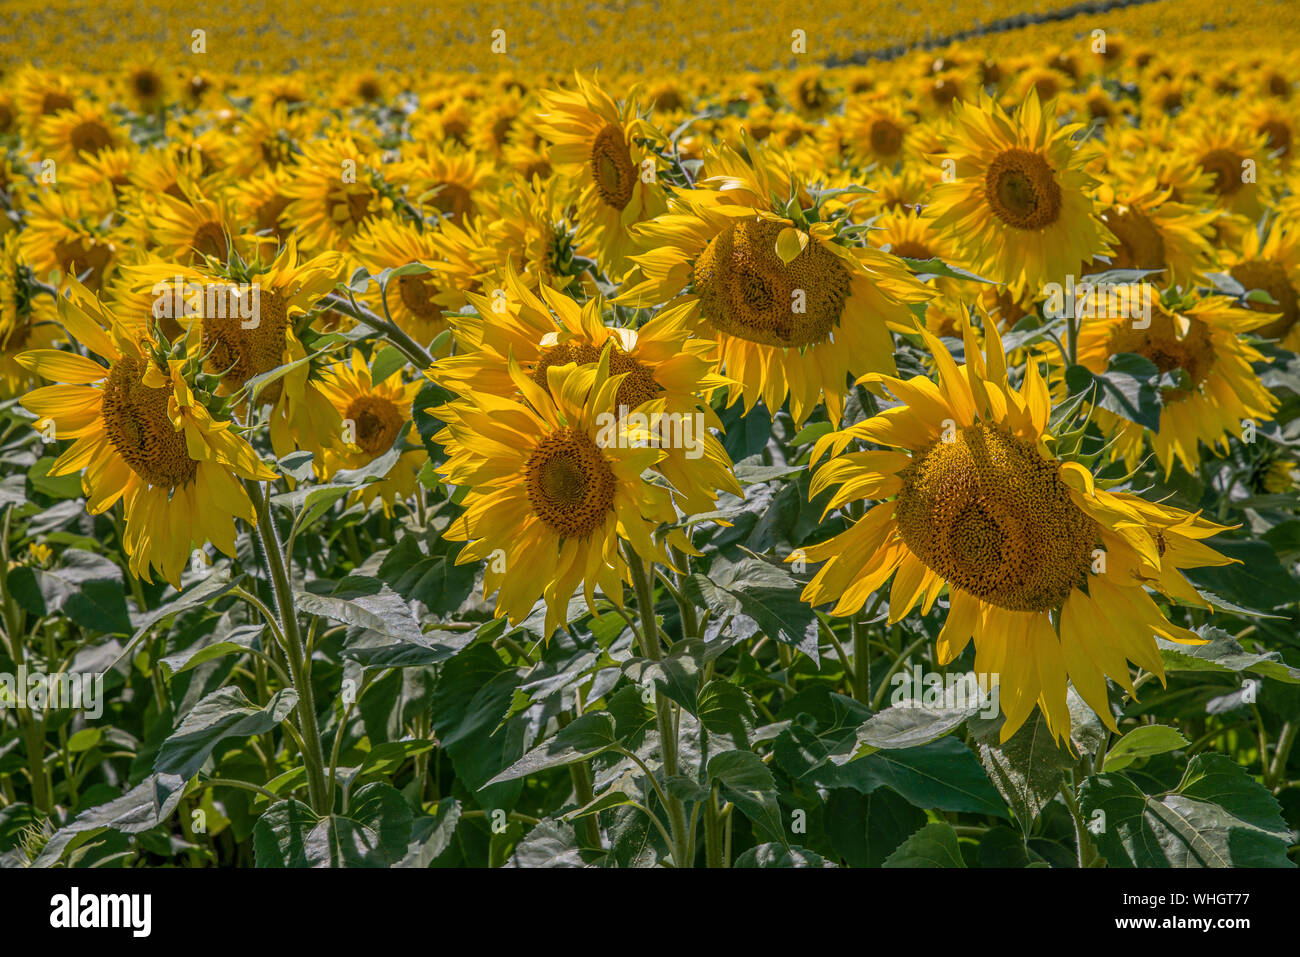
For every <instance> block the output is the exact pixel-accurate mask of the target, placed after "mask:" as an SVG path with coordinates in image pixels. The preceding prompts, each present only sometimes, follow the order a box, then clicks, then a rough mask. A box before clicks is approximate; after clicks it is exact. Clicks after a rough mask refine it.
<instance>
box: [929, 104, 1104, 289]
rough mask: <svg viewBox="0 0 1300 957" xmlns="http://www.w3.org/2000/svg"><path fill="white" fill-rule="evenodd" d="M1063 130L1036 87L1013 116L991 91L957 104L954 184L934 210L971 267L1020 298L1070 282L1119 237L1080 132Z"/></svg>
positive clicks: (939, 193) (951, 154) (940, 188)
mask: <svg viewBox="0 0 1300 957" xmlns="http://www.w3.org/2000/svg"><path fill="white" fill-rule="evenodd" d="M1079 128H1080V127H1079V124H1072V125H1068V126H1061V127H1056V126H1055V124H1054V123H1053V122H1052V118H1051V116H1050V115H1046V114H1045V113H1044V111H1043V108H1042V106H1041V105H1040V104H1039V101H1038V96H1037V95H1036V94H1035V93H1033V92H1032V91H1031V92H1030V93H1029V95H1028V96H1027V97H1026V98H1025V100H1024V101H1023V103H1022V104H1021V106H1020V109H1019V110H1018V111H1017V113H1016V116H1015V117H1014V119H1013V118H1012V117H1011V116H1009V115H1008V114H1007V113H1006V112H1005V111H1004V110H1003V109H1002V108H1001V107H1000V106H998V105H997V104H995V103H994V102H993V101H992V100H991V99H990V98H989V97H988V96H987V95H986V94H983V93H981V94H980V97H979V101H978V103H963V104H960V105H958V106H957V107H956V110H955V116H954V123H953V126H952V132H951V135H950V137H949V138H948V139H949V149H948V152H947V153H946V154H943V155H942V156H940V157H939V159H940V161H941V163H944V162H947V161H949V160H950V161H952V163H953V165H952V166H951V167H949V168H950V169H951V170H952V173H953V174H954V178H953V179H952V181H951V182H942V183H940V184H939V185H937V186H936V187H935V188H934V192H933V197H934V198H933V203H932V204H931V206H930V208H929V210H928V212H929V213H930V215H932V216H934V217H935V220H936V223H935V225H936V226H937V227H938V228H939V229H941V230H945V231H948V232H950V233H951V234H952V236H953V238H954V240H955V241H956V243H957V244H958V248H959V249H961V250H962V251H963V254H964V258H965V260H966V262H965V263H963V265H967V266H969V267H970V268H971V269H972V270H973V271H974V272H976V273H978V274H979V275H981V276H987V277H988V278H990V279H995V280H997V281H999V282H1003V283H1005V284H1007V285H1008V286H1010V287H1011V288H1012V291H1013V292H1015V293H1017V294H1019V293H1021V292H1024V291H1026V290H1027V289H1028V290H1036V289H1039V288H1041V287H1042V285H1043V283H1045V282H1049V281H1053V280H1055V281H1063V280H1064V278H1065V276H1066V275H1067V274H1070V273H1073V272H1075V271H1076V270H1077V269H1078V268H1079V264H1080V263H1082V262H1087V261H1089V260H1090V259H1092V258H1093V257H1094V256H1096V255H1099V254H1104V253H1106V251H1107V247H1108V245H1109V244H1110V243H1111V242H1113V241H1114V237H1113V236H1112V235H1111V234H1110V232H1109V231H1108V230H1107V229H1106V227H1105V226H1104V225H1103V224H1102V222H1101V219H1100V217H1099V213H1100V212H1101V211H1100V209H1098V208H1097V204H1096V202H1095V201H1094V200H1093V198H1092V190H1093V189H1094V188H1095V186H1096V185H1097V184H1096V181H1095V180H1094V179H1093V178H1092V177H1090V176H1089V175H1088V174H1087V173H1085V172H1083V170H1082V168H1081V160H1082V157H1081V155H1080V154H1079V153H1078V152H1077V151H1076V150H1075V148H1074V144H1073V143H1072V141H1071V135H1072V134H1074V133H1075V132H1076V131H1077V130H1078V129H1079Z"/></svg>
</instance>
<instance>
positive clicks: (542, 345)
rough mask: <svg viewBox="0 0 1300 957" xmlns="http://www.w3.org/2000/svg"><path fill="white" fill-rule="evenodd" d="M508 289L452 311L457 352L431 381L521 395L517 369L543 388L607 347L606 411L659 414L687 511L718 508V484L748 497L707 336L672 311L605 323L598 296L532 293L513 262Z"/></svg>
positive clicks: (668, 463) (668, 473) (665, 467)
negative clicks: (720, 408) (578, 298)
mask: <svg viewBox="0 0 1300 957" xmlns="http://www.w3.org/2000/svg"><path fill="white" fill-rule="evenodd" d="M503 291H504V292H505V293H506V295H505V296H497V295H494V296H492V297H491V298H489V297H487V296H482V295H475V294H471V295H470V296H469V301H470V302H471V303H472V304H473V305H474V307H475V308H476V309H477V310H478V312H479V315H477V316H473V317H470V316H456V317H453V318H452V320H451V323H452V328H453V330H454V334H455V338H456V344H457V349H456V355H455V356H454V357H452V358H450V359H442V360H440V361H439V362H438V363H437V364H436V365H435V366H434V368H433V369H432V370H430V373H429V375H430V378H432V379H433V380H434V381H435V382H438V383H439V384H440V385H443V386H445V387H446V388H448V389H450V390H451V391H453V392H456V393H458V394H461V395H465V396H474V395H477V394H483V393H487V394H491V395H498V396H514V395H516V394H518V389H517V387H516V386H515V384H514V379H513V374H514V370H515V369H518V370H520V371H522V372H523V373H524V374H526V375H528V376H529V377H530V378H531V379H532V381H533V382H535V383H537V384H538V385H545V384H546V382H547V377H548V375H549V370H550V369H551V368H553V367H555V366H562V365H566V364H568V363H570V362H575V363H578V364H579V365H588V364H593V363H596V362H598V361H600V360H601V357H602V355H603V354H604V352H605V350H606V348H608V349H609V350H610V353H609V356H608V364H609V371H610V374H611V375H614V376H621V377H622V381H621V385H620V386H619V388H618V390H617V391H616V392H615V393H614V396H613V401H612V404H611V405H610V406H609V408H608V409H604V410H601V411H605V412H607V413H610V414H611V415H613V416H616V417H618V418H619V419H621V418H623V417H624V416H625V415H626V414H627V413H630V412H640V413H641V414H643V415H645V416H647V417H649V416H654V415H658V416H660V419H659V423H660V426H659V428H657V429H655V434H656V435H658V436H659V437H660V441H659V444H660V446H661V447H662V448H663V449H664V450H665V454H664V456H663V458H661V459H660V460H659V461H658V462H657V463H656V464H655V468H656V469H657V470H658V471H659V472H661V473H662V474H663V475H664V477H665V478H667V479H668V482H669V484H670V485H671V486H672V488H673V490H674V492H675V493H676V494H677V497H678V501H679V504H680V506H681V508H682V510H683V511H684V512H686V513H688V514H690V513H694V512H703V511H707V510H709V509H711V508H712V507H713V505H714V502H715V501H716V499H717V491H716V490H717V489H722V490H725V491H728V492H731V493H732V494H734V495H737V496H738V495H740V494H741V491H740V486H739V485H737V484H736V480H735V478H734V476H733V475H732V474H731V462H730V460H729V459H728V457H727V453H726V452H725V451H724V450H723V448H722V445H721V443H720V442H719V441H718V439H717V438H716V437H715V436H714V435H713V434H712V433H711V432H710V431H709V430H710V429H716V430H721V428H722V423H721V422H719V421H718V417H717V413H715V412H714V411H713V409H712V408H711V407H710V406H709V405H708V403H707V400H708V398H709V396H710V395H712V393H713V392H714V391H715V390H717V389H719V388H724V387H726V386H727V385H728V384H729V383H728V381H727V380H726V379H725V378H723V377H722V376H719V375H717V374H716V373H715V372H714V371H713V363H712V362H711V361H710V358H711V354H712V351H713V350H712V346H711V345H710V343H709V342H707V341H705V340H701V339H691V338H689V337H688V333H687V332H686V331H685V330H683V329H681V328H680V327H679V326H677V325H676V324H674V323H673V322H672V321H671V320H669V319H667V318H665V317H660V318H657V319H653V320H651V321H650V322H648V323H646V324H645V325H643V326H641V327H640V328H637V329H632V328H627V327H621V326H610V325H605V321H604V320H605V305H604V303H603V301H602V300H601V299H600V298H599V297H597V298H595V299H590V300H588V301H587V302H586V303H585V304H583V305H579V304H578V303H577V302H575V301H574V300H572V299H570V298H569V297H568V296H566V295H565V294H564V293H562V292H559V291H557V290H555V289H552V288H550V287H548V286H542V287H541V289H540V290H539V294H534V293H533V292H532V291H531V290H530V289H529V288H528V287H527V286H526V285H525V284H524V283H523V282H522V281H521V280H520V279H519V278H518V277H517V276H516V275H515V274H514V272H513V270H511V269H509V268H508V269H507V272H506V283H505V289H504V290H503ZM664 423H671V425H665V424H664ZM648 427H649V426H648Z"/></svg>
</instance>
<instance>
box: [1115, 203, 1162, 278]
mask: <svg viewBox="0 0 1300 957" xmlns="http://www.w3.org/2000/svg"><path fill="white" fill-rule="evenodd" d="M1101 221H1102V222H1103V223H1105V224H1106V227H1107V228H1108V229H1109V230H1110V231H1111V232H1112V233H1114V234H1115V238H1116V239H1118V240H1119V248H1118V249H1116V250H1115V254H1114V255H1113V256H1112V257H1111V264H1110V267H1109V268H1111V269H1163V268H1164V265H1165V240H1164V237H1163V236H1161V235H1160V230H1158V229H1156V227H1155V225H1154V224H1153V223H1152V222H1151V220H1150V219H1149V218H1148V217H1147V215H1146V214H1145V213H1143V212H1141V211H1140V210H1136V209H1134V208H1132V207H1131V206H1112V207H1111V208H1110V209H1108V210H1106V211H1105V212H1103V213H1102V214H1101Z"/></svg>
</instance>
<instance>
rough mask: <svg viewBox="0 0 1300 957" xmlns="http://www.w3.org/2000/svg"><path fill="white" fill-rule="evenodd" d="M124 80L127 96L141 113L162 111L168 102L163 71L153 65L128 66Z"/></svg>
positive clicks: (137, 64) (138, 64)
mask: <svg viewBox="0 0 1300 957" xmlns="http://www.w3.org/2000/svg"><path fill="white" fill-rule="evenodd" d="M124 80H125V87H126V93H127V96H129V97H130V98H131V100H132V101H133V102H134V103H135V107H136V109H137V110H138V111H139V112H141V113H153V112H155V111H157V110H160V109H161V108H162V106H163V104H164V103H165V102H166V100H167V79H166V77H165V76H164V73H163V70H162V69H161V68H160V67H158V66H156V65H155V64H153V63H136V64H133V65H131V66H128V67H127V70H126V76H125V78H124Z"/></svg>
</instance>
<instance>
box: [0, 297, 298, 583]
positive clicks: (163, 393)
mask: <svg viewBox="0 0 1300 957" xmlns="http://www.w3.org/2000/svg"><path fill="white" fill-rule="evenodd" d="M59 318H60V321H61V322H62V324H63V326H64V328H66V329H67V330H68V332H69V334H70V335H71V336H73V337H74V338H75V339H76V341H77V342H79V343H80V344H81V345H83V346H85V347H86V348H87V349H88V350H89V351H90V352H92V353H93V354H95V355H97V356H99V357H101V358H102V359H103V360H104V362H106V363H107V365H102V364H100V363H99V362H97V361H95V360H93V359H89V358H86V357H84V356H81V355H78V354H76V353H74V352H61V351H58V350H54V349H36V350H32V351H29V352H26V353H23V355H22V356H21V357H20V359H19V361H20V362H21V363H22V364H23V365H24V366H26V367H27V368H29V369H31V370H32V371H34V372H36V373H38V374H39V375H41V376H42V377H44V378H45V379H48V380H50V381H52V382H54V383H57V384H55V385H49V386H44V387H42V388H39V389H36V390H34V391H32V392H29V393H28V394H27V395H25V396H24V397H23V399H22V403H23V406H24V408H26V409H28V410H29V411H31V412H33V413H35V414H36V415H37V416H40V417H41V420H42V421H52V422H53V423H54V426H55V429H56V434H57V436H58V437H59V438H60V439H75V440H76V441H74V442H73V444H72V446H71V447H70V448H68V450H67V451H66V452H64V453H63V454H62V455H61V456H59V458H58V459H57V460H56V461H55V462H54V464H53V465H52V466H51V467H50V474H51V475H69V474H72V473H75V472H82V473H83V474H82V486H83V488H84V489H85V493H86V508H87V509H88V510H89V511H90V512H91V514H98V513H100V512H103V511H105V510H106V509H108V508H109V507H111V506H112V505H113V504H114V503H115V502H117V501H118V500H119V499H120V500H121V501H122V502H123V513H124V516H125V519H126V530H125V535H124V539H123V541H124V546H125V549H126V553H127V556H128V562H129V567H130V570H131V573H132V574H133V575H135V576H136V577H137V578H141V579H143V580H144V581H151V580H152V577H151V576H152V573H153V572H154V571H157V572H159V573H160V574H161V575H162V576H163V578H165V579H166V580H167V581H169V582H171V583H172V585H174V586H175V587H177V588H179V587H180V575H181V570H182V569H183V568H185V567H186V566H187V565H188V564H189V562H190V553H191V549H192V548H194V547H201V546H202V545H203V544H204V543H206V542H212V544H213V545H215V546H216V547H217V548H219V549H220V550H221V551H223V552H225V553H226V554H227V555H229V556H230V557H232V558H233V557H234V556H235V525H234V519H236V518H242V519H244V520H245V521H247V522H253V521H254V514H253V507H252V504H251V502H250V501H249V498H248V494H247V492H245V490H244V487H243V485H242V484H240V479H257V480H264V479H274V478H275V473H274V472H272V471H271V470H270V469H268V468H267V467H266V466H265V465H264V464H262V462H261V460H260V459H259V458H258V457H257V454H256V453H255V452H254V451H253V449H252V448H251V447H250V446H249V445H248V443H247V442H246V441H245V440H244V439H243V438H242V437H240V436H239V435H238V434H237V433H236V432H235V431H234V430H233V429H232V428H231V424H230V423H229V422H220V421H217V420H216V419H214V418H213V417H212V415H211V414H210V413H209V411H208V410H207V408H206V407H205V406H204V404H203V402H202V401H201V397H200V396H199V395H197V394H196V393H195V391H194V389H193V387H192V385H191V381H190V379H191V374H192V370H190V369H188V368H187V365H188V363H187V360H186V359H183V358H175V357H173V356H171V355H170V353H168V352H167V351H166V347H165V345H164V344H163V343H159V342H154V341H152V340H150V339H147V338H142V337H140V336H139V335H137V334H136V333H137V329H136V327H133V326H128V325H126V324H124V323H122V322H121V321H120V320H118V318H117V317H116V316H115V315H114V314H113V313H112V312H110V311H108V310H107V309H106V308H105V307H104V306H103V305H102V304H101V303H100V302H98V301H97V300H96V299H95V298H94V297H93V296H91V294H90V293H89V291H88V290H87V289H86V288H85V287H84V286H82V285H81V284H80V283H78V282H76V281H75V280H73V281H72V282H71V284H70V297H69V298H64V299H60V301H59Z"/></svg>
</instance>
